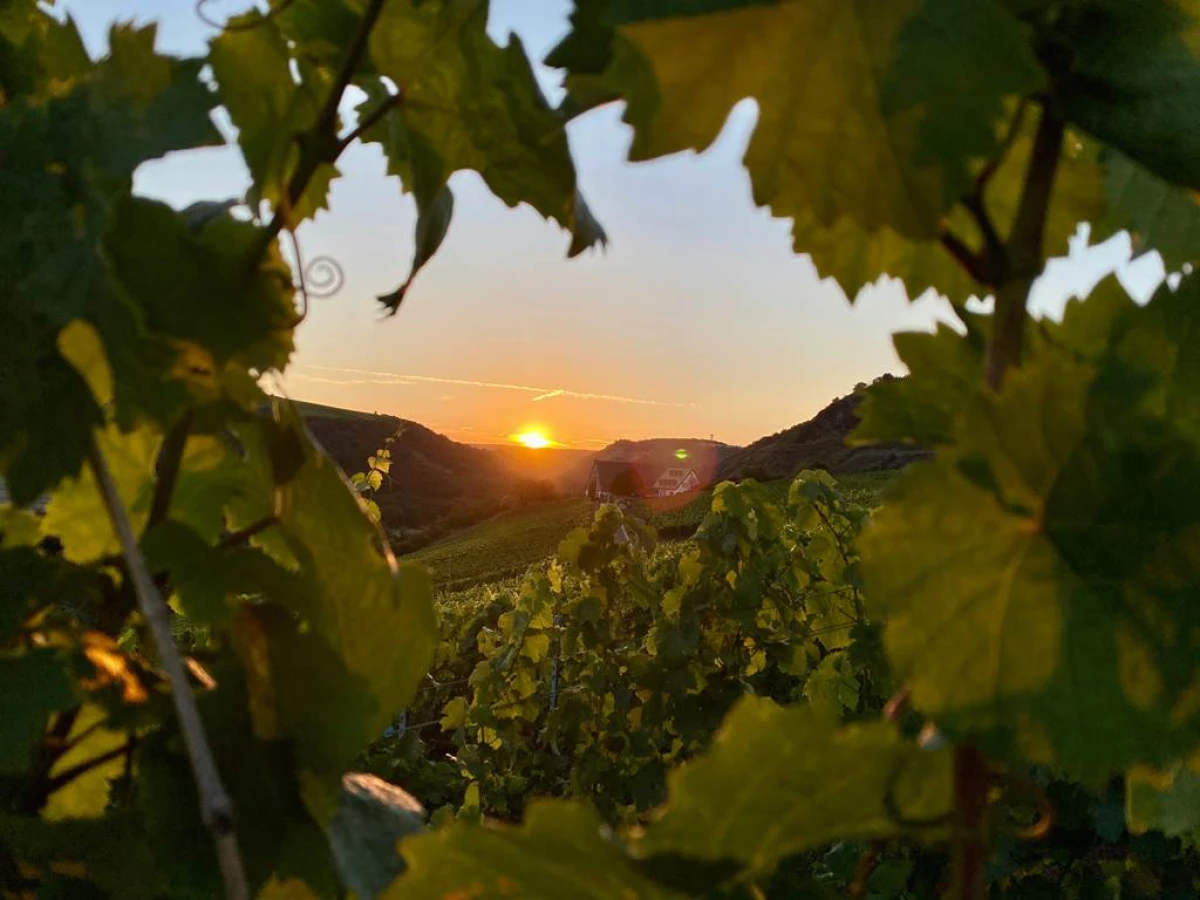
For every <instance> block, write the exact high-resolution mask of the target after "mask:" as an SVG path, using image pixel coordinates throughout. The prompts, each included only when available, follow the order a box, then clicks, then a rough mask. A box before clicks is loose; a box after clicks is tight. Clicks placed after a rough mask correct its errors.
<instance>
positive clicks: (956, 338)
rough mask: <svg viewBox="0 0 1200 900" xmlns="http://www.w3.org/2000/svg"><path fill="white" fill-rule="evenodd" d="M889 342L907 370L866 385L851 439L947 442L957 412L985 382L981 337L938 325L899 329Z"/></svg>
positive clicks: (921, 443) (932, 444) (922, 443)
mask: <svg viewBox="0 0 1200 900" xmlns="http://www.w3.org/2000/svg"><path fill="white" fill-rule="evenodd" d="M892 343H893V345H894V346H895V348H896V354H897V355H898V356H899V357H900V359H901V361H902V362H903V363H904V365H905V366H907V367H908V371H909V374H908V376H907V377H906V378H898V379H894V380H889V381H880V382H878V383H876V384H873V385H871V387H870V388H868V390H867V395H866V398H865V399H864V400H863V402H862V405H861V406H860V407H859V409H858V415H859V420H860V421H859V424H858V427H857V428H855V430H854V431H853V433H852V434H851V436H850V440H851V441H853V442H855V443H875V442H881V441H903V442H907V443H912V444H917V445H919V446H924V447H936V446H938V445H942V444H948V443H950V442H951V441H952V440H953V437H954V425H955V422H956V420H957V418H958V414H959V411H960V410H961V409H962V408H963V407H964V406H965V405H966V403H967V401H968V400H969V398H970V397H972V396H973V395H974V393H975V391H976V390H977V387H978V385H979V384H980V383H981V381H982V380H983V361H984V346H983V340H982V335H981V334H980V333H979V331H978V330H977V329H976V330H973V331H971V332H970V333H968V334H967V335H965V336H964V335H960V334H959V333H958V332H956V331H955V330H954V329H953V328H950V327H949V326H947V325H944V324H940V323H939V324H938V325H937V329H936V330H935V331H934V332H933V333H932V334H931V333H929V332H924V331H907V332H900V333H898V334H895V335H893V336H892Z"/></svg>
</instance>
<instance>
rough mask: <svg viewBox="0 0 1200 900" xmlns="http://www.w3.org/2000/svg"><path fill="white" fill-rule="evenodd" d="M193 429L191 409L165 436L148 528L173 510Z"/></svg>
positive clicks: (159, 452) (156, 471) (156, 472)
mask: <svg viewBox="0 0 1200 900" xmlns="http://www.w3.org/2000/svg"><path fill="white" fill-rule="evenodd" d="M191 430H192V411H191V410H190V409H189V410H188V411H187V412H186V413H184V414H183V417H182V418H180V420H179V421H178V422H176V423H175V425H174V426H172V428H171V430H170V431H168V432H167V434H166V437H165V438H163V443H162V447H160V448H159V451H158V461H157V462H156V463H155V478H156V480H155V484H154V497H153V498H152V499H151V501H150V515H149V517H148V518H147V519H146V530H147V531H149V530H150V529H151V528H153V527H154V526H155V525H158V524H159V523H161V522H165V521H166V519H167V516H168V515H169V514H170V512H171V497H172V496H173V495H174V493H175V482H176V481H178V480H179V469H180V467H181V466H182V465H183V451H184V448H185V447H186V446H187V439H188V432H190V431H191Z"/></svg>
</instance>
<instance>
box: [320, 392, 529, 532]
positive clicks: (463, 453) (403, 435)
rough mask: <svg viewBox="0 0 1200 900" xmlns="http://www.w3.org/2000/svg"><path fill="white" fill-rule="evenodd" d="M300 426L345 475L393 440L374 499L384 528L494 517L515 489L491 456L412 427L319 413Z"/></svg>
mask: <svg viewBox="0 0 1200 900" xmlns="http://www.w3.org/2000/svg"><path fill="white" fill-rule="evenodd" d="M305 422H306V423H307V425H308V428H309V430H310V431H311V432H312V433H313V436H314V437H316V439H317V440H318V441H319V442H320V444H321V446H322V447H324V448H325V450H326V452H328V453H329V455H330V456H332V457H333V458H334V460H336V461H337V464H338V465H339V466H341V467H342V470H343V471H345V472H347V473H354V472H358V471H361V470H363V469H364V468H366V462H367V457H368V456H370V455H371V454H373V453H374V452H375V451H376V450H377V449H379V448H380V447H382V446H383V444H384V441H386V440H387V439H388V438H389V437H393V435H394V439H393V441H392V445H391V451H392V469H391V473H390V478H389V479H387V480H385V481H384V484H383V487H382V488H381V489H380V490H379V491H378V492H377V494H376V495H375V502H376V503H378V504H379V509H380V512H382V513H383V520H384V523H385V524H386V525H387V526H388V527H390V528H401V527H404V528H420V527H422V526H425V525H429V524H430V523H433V522H436V521H438V520H439V519H442V518H445V517H447V516H449V515H451V514H455V513H458V514H461V515H462V517H463V518H464V520H468V521H477V520H478V518H480V516H477V515H471V514H470V513H471V512H472V511H479V512H483V511H485V510H486V509H487V508H491V507H495V508H494V509H491V512H498V511H499V506H500V503H501V501H502V498H504V497H505V496H506V495H509V494H512V493H514V492H515V491H516V489H517V482H518V479H517V477H516V476H514V475H513V473H512V472H511V471H510V470H509V469H508V468H506V467H505V466H504V465H503V464H502V462H501V461H500V460H498V459H497V458H496V457H495V455H494V454H491V453H488V452H487V451H486V450H479V449H476V448H475V447H468V446H467V445H466V444H460V443H458V442H456V441H452V440H450V438H448V437H444V436H442V435H440V434H437V433H436V432H434V431H431V430H430V429H428V428H426V427H425V426H424V425H420V424H418V423H416V422H410V421H408V420H406V419H399V418H396V417H395V416H333V415H325V414H321V415H309V414H306V415H305ZM464 524H465V522H464Z"/></svg>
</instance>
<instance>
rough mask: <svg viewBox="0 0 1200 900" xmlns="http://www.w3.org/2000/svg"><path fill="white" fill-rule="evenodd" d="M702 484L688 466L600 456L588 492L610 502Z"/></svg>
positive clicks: (681, 490)
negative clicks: (628, 460) (655, 463)
mask: <svg viewBox="0 0 1200 900" xmlns="http://www.w3.org/2000/svg"><path fill="white" fill-rule="evenodd" d="M700 486H701V484H700V476H699V475H697V474H696V470H695V469H693V468H689V467H687V466H683V465H678V464H676V465H667V466H664V465H654V464H651V463H636V462H625V461H622V460H611V459H598V460H595V461H594V462H593V463H592V470H591V473H590V474H589V475H588V482H587V495H588V497H590V498H591V499H593V500H596V501H598V502H600V503H608V502H611V501H615V500H620V499H627V498H630V497H670V496H674V495H676V494H686V493H688V492H689V491H694V490H697V489H699V488H700Z"/></svg>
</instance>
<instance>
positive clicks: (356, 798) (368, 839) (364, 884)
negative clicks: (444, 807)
mask: <svg viewBox="0 0 1200 900" xmlns="http://www.w3.org/2000/svg"><path fill="white" fill-rule="evenodd" d="M424 830H425V809H424V807H422V806H421V804H420V803H418V802H417V800H416V798H415V797H413V796H412V795H411V794H409V793H407V792H406V791H403V790H401V789H400V788H398V787H396V786H395V785H394V784H388V783H387V782H386V781H384V780H383V779H381V778H377V777H375V776H374V775H366V774H363V773H361V772H352V773H350V774H348V775H346V776H345V777H344V778H343V779H342V793H341V796H340V798H339V799H338V811H337V814H336V815H335V816H334V817H333V821H332V822H331V823H330V825H329V843H330V846H331V847H332V848H333V857H334V859H335V860H336V862H337V867H338V873H339V874H340V875H341V879H342V883H343V884H344V885H345V886H346V887H347V888H349V889H350V890H352V891H354V892H355V894H356V895H357V896H359V897H375V896H377V895H378V894H380V893H382V892H383V891H384V890H385V889H386V888H387V886H388V885H389V884H391V883H392V882H393V881H394V880H395V879H396V878H397V876H399V875H400V874H401V873H402V872H403V871H404V859H403V857H401V856H400V854H399V853H398V852H397V847H396V843H397V841H399V840H400V839H402V838H405V837H408V836H409V835H413V834H419V833H420V832H422V831H424Z"/></svg>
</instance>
